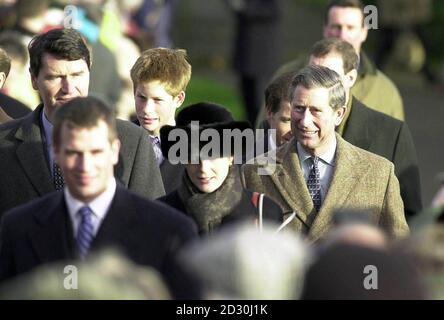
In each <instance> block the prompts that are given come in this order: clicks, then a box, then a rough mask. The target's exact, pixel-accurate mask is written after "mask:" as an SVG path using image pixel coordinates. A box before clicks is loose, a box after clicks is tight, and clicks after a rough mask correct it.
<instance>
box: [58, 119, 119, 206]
mask: <svg viewBox="0 0 444 320" xmlns="http://www.w3.org/2000/svg"><path fill="white" fill-rule="evenodd" d="M119 148H120V142H119V140H117V139H116V140H114V141H110V138H109V133H108V126H107V124H106V123H105V122H104V121H103V120H99V122H98V124H97V126H94V127H92V128H70V127H69V126H68V125H67V124H66V123H64V124H63V126H62V128H61V132H60V143H59V146H54V160H55V162H56V163H57V164H58V165H59V166H60V168H61V170H62V172H63V177H64V179H65V182H66V185H67V187H68V189H69V191H70V193H71V194H72V195H73V197H74V198H76V199H78V200H80V201H82V202H85V203H89V202H91V201H92V200H94V199H95V198H96V197H97V196H99V195H100V194H102V193H103V192H104V191H105V190H106V188H107V186H108V184H109V182H110V179H112V178H113V176H114V165H115V164H117V162H118V158H119Z"/></svg>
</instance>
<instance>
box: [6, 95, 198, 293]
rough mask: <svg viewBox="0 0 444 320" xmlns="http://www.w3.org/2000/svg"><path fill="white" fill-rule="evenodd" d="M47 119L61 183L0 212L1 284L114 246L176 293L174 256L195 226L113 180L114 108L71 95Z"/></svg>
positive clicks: (116, 142) (116, 154)
mask: <svg viewBox="0 0 444 320" xmlns="http://www.w3.org/2000/svg"><path fill="white" fill-rule="evenodd" d="M52 119H53V124H54V130H53V148H54V160H55V162H56V163H57V164H58V165H59V167H60V169H61V171H62V172H63V176H64V179H65V182H66V184H65V187H64V190H63V191H62V192H52V193H50V194H48V195H46V196H44V197H42V198H39V199H35V200H34V201H31V202H29V203H27V204H24V205H21V206H18V207H16V208H14V209H12V210H10V211H8V212H7V213H6V214H5V215H4V217H3V220H2V224H1V229H0V236H1V241H0V242H1V244H0V281H2V280H5V279H9V278H11V277H14V276H17V275H19V274H22V273H25V272H27V271H30V270H32V269H34V268H35V267H37V266H39V265H42V264H47V263H50V262H55V261H63V260H72V259H74V263H75V260H77V259H85V258H86V257H87V256H88V255H89V254H90V253H91V252H94V251H97V250H99V249H103V248H106V247H116V248H117V249H119V250H120V251H122V253H123V254H125V255H126V256H127V257H128V258H130V259H131V260H133V261H134V262H136V263H138V264H141V265H147V266H151V267H154V268H156V269H157V270H158V271H160V272H161V273H162V274H163V275H164V276H165V278H166V280H167V282H169V284H170V285H171V286H172V287H173V290H175V289H176V287H175V286H176V285H178V284H180V282H176V281H181V280H180V279H179V278H178V276H179V274H178V273H176V272H179V271H176V269H175V263H174V257H175V254H176V252H177V251H178V250H179V248H181V246H182V245H183V244H184V243H185V242H187V241H189V240H191V239H193V238H195V237H196V236H197V229H196V226H195V225H194V223H193V222H192V221H191V220H190V219H188V218H187V217H185V216H184V215H183V214H181V213H180V212H178V211H176V210H174V209H172V208H170V207H168V206H165V205H163V204H161V203H159V202H157V201H151V200H148V199H144V198H142V197H140V196H138V195H136V194H133V193H131V192H130V191H128V190H126V189H125V188H124V187H123V186H122V185H120V184H119V183H118V182H116V179H115V178H114V169H113V168H114V165H116V164H117V162H118V160H119V149H120V141H119V139H118V134H117V128H116V121H115V117H114V114H113V111H112V110H111V108H109V107H108V106H107V105H106V104H105V103H104V102H102V101H101V100H99V99H97V98H93V97H86V98H82V97H79V98H75V99H73V100H71V101H70V102H67V103H66V104H65V105H64V106H62V107H60V109H59V110H58V111H57V112H56V114H55V115H54V116H53V118H52ZM184 289H185V288H183V289H182V290H184ZM183 292H184V291H183Z"/></svg>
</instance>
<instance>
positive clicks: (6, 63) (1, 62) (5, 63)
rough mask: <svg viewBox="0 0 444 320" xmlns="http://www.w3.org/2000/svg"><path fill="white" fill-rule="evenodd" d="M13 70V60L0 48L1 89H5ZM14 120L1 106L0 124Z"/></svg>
mask: <svg viewBox="0 0 444 320" xmlns="http://www.w3.org/2000/svg"><path fill="white" fill-rule="evenodd" d="M10 68H11V59H10V58H9V57H8V55H7V54H6V52H5V51H4V50H3V49H2V48H0V88H2V87H3V84H4V83H5V81H6V78H7V77H8V74H9V70H10ZM9 120H12V118H11V117H10V116H8V115H7V113H6V112H5V111H4V110H3V108H2V106H1V105H0V124H1V123H4V122H7V121H9Z"/></svg>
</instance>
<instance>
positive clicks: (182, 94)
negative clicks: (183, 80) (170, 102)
mask: <svg viewBox="0 0 444 320" xmlns="http://www.w3.org/2000/svg"><path fill="white" fill-rule="evenodd" d="M175 99H176V109H177V108H179V107H180V106H181V105H182V103H183V102H184V101H185V91H183V90H182V91H181V92H179V94H178V95H177V96H176V98H175Z"/></svg>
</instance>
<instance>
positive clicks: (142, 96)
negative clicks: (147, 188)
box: [131, 48, 192, 194]
mask: <svg viewBox="0 0 444 320" xmlns="http://www.w3.org/2000/svg"><path fill="white" fill-rule="evenodd" d="M191 69H192V68H191V64H190V63H189V62H188V56H187V52H186V51H185V50H183V49H168V48H152V49H149V50H145V51H144V52H142V54H141V55H140V57H139V58H138V59H137V61H136V62H135V63H134V65H133V67H132V68H131V80H132V82H133V88H134V101H135V107H136V114H137V121H136V124H138V125H140V126H141V127H142V128H144V129H145V130H146V131H147V132H148V134H149V137H150V142H151V144H152V146H153V149H154V152H155V153H156V159H157V163H158V165H159V168H160V173H161V175H162V180H163V185H164V187H165V191H166V194H169V193H170V192H173V191H174V190H176V189H177V188H178V187H179V185H180V181H181V179H180V178H179V177H181V176H182V174H183V172H184V169H185V168H184V166H183V164H180V163H179V164H172V163H171V162H170V161H169V160H168V159H167V158H165V157H164V156H163V155H162V151H161V143H162V141H161V139H160V128H162V127H163V126H164V125H171V126H173V125H175V124H176V120H175V116H176V110H177V109H178V108H179V107H180V106H181V105H182V103H183V102H184V100H185V91H186V88H187V85H188V83H189V82H190V79H191Z"/></svg>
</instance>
